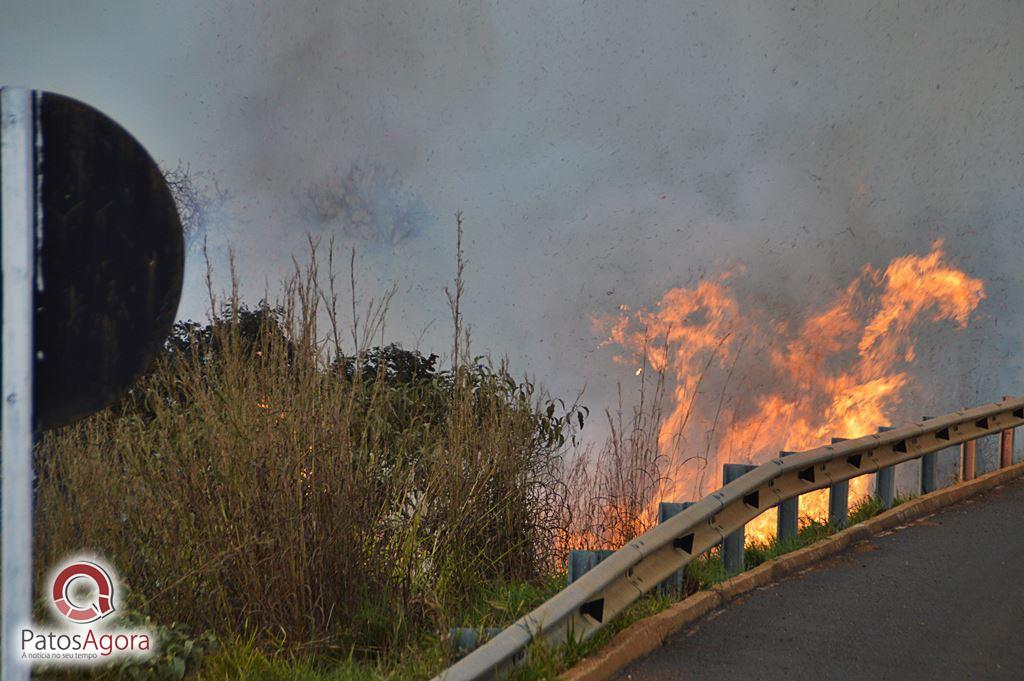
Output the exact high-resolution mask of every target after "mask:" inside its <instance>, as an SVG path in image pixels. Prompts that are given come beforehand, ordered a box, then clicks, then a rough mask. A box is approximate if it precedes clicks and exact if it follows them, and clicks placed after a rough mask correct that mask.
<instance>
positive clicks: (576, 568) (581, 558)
mask: <svg viewBox="0 0 1024 681" xmlns="http://www.w3.org/2000/svg"><path fill="white" fill-rule="evenodd" d="M613 553H615V551H613V550H611V549H598V550H597V551H580V550H576V551H570V552H569V565H568V573H569V580H568V581H569V584H572V583H573V582H575V581H576V580H577V579H579V578H580V577H582V576H583V575H585V574H587V573H588V572H589V571H591V570H593V569H594V568H595V567H597V564H598V563H600V562H601V561H602V560H604V559H605V558H607V557H608V556H610V555H612V554H613Z"/></svg>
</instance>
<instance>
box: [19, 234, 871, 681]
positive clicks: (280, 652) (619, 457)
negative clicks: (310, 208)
mask: <svg viewBox="0 0 1024 681" xmlns="http://www.w3.org/2000/svg"><path fill="white" fill-rule="evenodd" d="M461 229H462V228H461V218H460V219H459V221H458V236H459V240H458V243H459V246H458V247H457V253H456V276H455V279H454V282H453V284H452V286H451V287H450V288H448V289H446V290H445V294H446V295H447V300H448V303H449V308H450V313H451V331H452V343H451V348H450V353H448V354H447V355H446V357H444V358H442V357H439V356H438V355H436V354H422V353H421V352H420V351H419V350H415V349H413V350H410V349H406V348H404V347H402V346H401V345H399V344H398V343H396V342H390V341H389V340H388V339H387V338H386V337H385V336H384V323H385V320H386V318H387V313H388V307H389V303H390V301H391V296H392V293H393V292H387V293H385V295H384V296H383V297H381V298H378V299H373V300H365V299H363V298H362V297H361V296H360V295H359V291H358V286H357V278H356V266H355V254H354V253H353V254H351V257H350V259H349V260H348V263H347V265H348V271H347V272H346V273H344V274H345V276H339V272H338V269H339V267H338V264H337V262H336V257H335V256H336V254H335V251H334V248H333V244H329V245H326V246H323V247H321V245H320V244H318V243H317V242H315V241H312V240H311V241H310V243H309V253H308V258H307V259H306V262H305V264H304V265H299V264H296V266H295V270H294V272H293V274H292V275H291V277H290V278H288V280H287V281H285V282H283V285H282V288H281V292H280V295H279V297H278V299H277V300H275V301H273V302H268V301H260V302H258V303H256V304H254V305H249V304H246V303H245V302H243V301H241V300H239V298H238V295H237V282H234V285H233V290H232V291H231V292H230V293H228V294H227V295H226V296H225V297H224V298H219V297H218V296H215V295H214V294H213V286H212V284H210V283H209V282H210V281H211V280H212V276H211V275H208V288H209V289H210V291H211V295H210V301H209V302H210V317H209V320H208V321H207V322H206V323H195V322H180V323H178V324H177V325H176V326H175V327H174V331H173V334H172V336H171V338H170V339H169V340H168V342H167V344H166V348H165V351H164V352H163V354H162V355H161V356H160V357H159V358H158V360H157V362H156V366H155V368H154V369H153V371H152V372H150V374H148V375H147V376H145V377H143V378H142V379H141V380H140V381H139V382H138V383H137V384H136V385H135V386H134V387H133V388H132V390H131V391H130V392H129V393H128V394H127V395H126V396H125V397H124V398H123V399H122V400H121V401H119V402H118V403H117V404H114V405H112V406H110V407H108V408H107V409H105V410H103V411H101V412H99V413H97V414H95V415H93V416H91V417H89V418H87V419H85V420H83V421H80V422H78V423H76V424H73V425H71V426H68V427H65V428H63V429H60V430H56V431H52V432H48V433H46V434H44V435H43V437H42V438H41V439H40V442H39V444H38V448H37V456H36V467H37V468H36V470H37V471H38V489H37V497H36V508H37V513H36V519H35V523H36V528H35V529H36V537H37V543H36V547H35V551H36V556H35V565H36V568H37V574H36V579H37V582H36V583H37V584H39V583H42V580H43V579H45V576H46V574H47V572H48V570H49V569H50V567H51V566H52V565H54V564H55V563H56V562H58V561H60V560H61V559H63V558H65V557H67V556H68V555H70V554H75V553H79V552H82V551H83V550H84V551H91V552H94V553H96V554H98V555H100V556H103V557H104V558H105V559H107V560H108V561H110V563H112V565H113V566H115V568H116V570H117V571H118V573H119V574H120V575H121V576H122V577H123V578H124V580H125V584H124V586H125V587H126V588H127V593H123V594H122V595H121V598H120V602H119V603H118V608H119V611H120V612H121V613H122V616H123V617H125V618H126V619H127V620H128V621H130V622H132V623H135V624H138V625H140V626H141V625H145V626H148V627H152V628H156V629H157V630H158V631H159V634H160V638H161V640H162V642H163V647H162V650H161V654H160V655H159V656H157V657H156V658H154V659H152V660H149V661H147V662H145V663H134V664H132V663H126V664H124V665H122V666H119V667H116V668H107V669H96V670H91V671H88V672H62V673H56V672H41V673H40V674H39V676H40V677H54V678H94V677H100V678H131V679H141V678H157V679H180V678H184V677H189V678H197V679H209V680H213V679H218V680H219V679H225V680H226V679H254V680H255V679H261V680H262V679H282V680H285V679H385V678H386V679H423V678H429V677H431V676H433V675H434V674H436V673H437V672H439V671H440V670H442V669H443V668H444V667H446V666H447V665H449V664H450V663H451V662H452V661H454V659H455V658H456V656H457V654H458V652H457V651H456V650H455V647H454V646H453V643H452V641H451V640H450V639H449V636H448V632H449V630H450V629H451V628H453V627H473V628H479V629H484V628H487V627H502V626H506V625H507V624H509V623H511V622H512V621H514V620H515V619H516V618H518V617H519V616H521V615H523V614H525V613H526V612H528V611H529V610H531V609H532V608H533V607H535V606H537V605H539V604H540V603H542V602H543V601H545V600H546V599H547V598H549V597H551V596H552V595H554V594H555V593H557V592H558V590H559V589H561V588H562V587H563V586H564V584H565V561H566V556H567V553H568V551H569V550H570V549H574V548H616V547H618V546H621V545H622V544H623V543H625V542H626V541H627V540H629V539H630V538H632V537H634V536H636V535H637V534H640V533H641V532H643V531H645V530H646V529H648V527H649V525H650V523H651V519H650V513H649V510H650V509H651V508H652V506H653V505H655V504H656V502H657V499H655V495H656V494H657V493H658V490H659V488H660V486H661V484H662V482H663V481H664V473H663V470H664V466H665V461H664V455H663V453H662V452H661V451H660V450H659V448H658V431H659V427H660V424H661V411H660V410H661V400H662V396H663V393H664V379H663V377H655V378H654V379H647V378H642V379H641V383H640V389H639V393H638V395H637V398H638V399H636V400H635V405H636V406H634V407H632V408H626V407H624V406H623V402H624V401H623V400H621V399H620V403H619V405H618V409H617V410H616V411H608V412H606V413H605V415H604V416H605V417H606V418H607V421H608V425H609V431H610V433H611V434H610V436H609V438H608V440H607V441H606V442H605V443H604V444H602V445H600V446H598V447H597V448H596V449H595V448H594V447H593V446H590V447H583V446H582V445H581V441H580V438H579V434H580V430H581V429H582V428H583V427H584V426H585V424H586V422H587V418H588V416H589V412H588V411H587V409H586V407H583V406H582V405H580V404H578V403H577V402H566V401H563V400H560V399H557V398H554V397H552V396H549V395H547V394H546V393H545V392H544V390H543V389H542V388H541V387H539V386H538V385H536V384H535V383H534V382H533V381H532V380H530V379H529V378H527V377H516V375H515V374H514V373H513V369H512V368H511V367H509V366H508V365H507V363H506V362H504V361H500V360H498V361H495V360H492V359H491V358H489V357H488V356H486V355H474V354H473V351H472V342H471V334H470V332H469V329H468V326H467V325H466V324H465V322H464V320H463V318H462V311H461V298H462V295H463V271H464V261H463V257H462V250H461ZM645 376H646V374H645ZM877 510H878V507H877V504H874V503H873V502H870V501H869V502H866V503H864V504H862V505H861V506H859V507H858V508H856V509H855V510H854V511H853V513H852V514H851V522H856V521H857V520H858V519H863V518H865V517H868V516H870V515H873V514H874V513H876V512H877ZM833 529H834V528H830V527H828V526H824V525H820V524H817V523H814V522H810V521H808V522H804V524H803V526H802V528H801V531H800V534H799V537H797V538H796V539H794V540H791V541H789V542H783V543H778V542H773V543H769V544H765V545H757V544H754V545H749V546H748V547H747V549H746V552H747V563H748V565H756V564H759V563H760V562H763V561H765V560H769V559H771V558H772V557H775V556H777V555H780V554H782V553H785V552H787V551H790V550H793V549H796V548H799V547H801V546H804V545H806V544H808V543H810V542H812V541H815V540H817V539H819V538H822V537H825V536H827V535H828V534H830V533H831V532H832V531H833ZM687 575H688V576H687V579H686V587H685V589H684V591H685V593H684V594H657V595H652V596H648V597H646V598H644V599H642V600H641V601H639V602H638V603H637V604H635V605H634V606H633V607H632V608H630V609H629V610H628V611H627V612H626V613H624V614H623V615H622V616H621V617H619V618H618V619H617V620H616V621H615V622H613V623H611V625H610V626H609V627H607V628H606V629H605V630H604V631H602V632H600V633H599V634H598V635H597V636H595V637H594V638H593V639H592V640H590V641H588V642H586V643H583V644H571V645H568V646H565V647H563V648H559V649H556V650H535V651H534V653H533V655H532V656H531V663H530V664H529V665H527V666H526V667H524V668H523V669H522V670H521V671H520V675H521V676H522V678H551V677H553V676H554V675H556V674H557V673H558V672H559V671H561V670H563V669H565V668H567V667H568V666H571V665H572V664H573V663H575V662H576V661H578V660H579V659H581V658H582V657H583V656H585V655H586V654H588V653H589V652H591V651H593V650H594V649H595V648H597V647H599V646H600V645H602V644H603V643H604V642H606V641H607V640H608V639H610V638H611V637H612V636H614V634H615V633H616V632H617V631H619V630H621V629H623V628H625V627H626V626H628V625H629V624H630V623H632V622H633V621H636V620H637V619H640V618H641V617H644V616H647V615H649V614H653V613H654V612H657V611H659V610H661V609H663V608H665V607H667V606H668V605H669V604H671V603H672V602H674V601H675V600H677V599H678V597H679V596H681V595H682V596H685V595H686V594H688V593H692V592H694V591H696V590H698V589H700V588H707V587H708V586H711V585H713V584H715V583H717V582H719V581H721V580H722V579H725V578H726V577H727V575H725V574H724V573H723V571H722V566H721V562H720V560H719V559H718V557H717V554H716V553H715V552H714V551H712V552H711V553H709V554H708V555H706V556H703V557H701V558H700V559H698V560H696V561H694V563H692V564H691V565H690V566H689V568H688V571H687ZM38 617H39V618H40V619H43V620H46V619H47V618H48V611H47V609H46V607H45V604H44V603H43V602H40V604H39V607H38Z"/></svg>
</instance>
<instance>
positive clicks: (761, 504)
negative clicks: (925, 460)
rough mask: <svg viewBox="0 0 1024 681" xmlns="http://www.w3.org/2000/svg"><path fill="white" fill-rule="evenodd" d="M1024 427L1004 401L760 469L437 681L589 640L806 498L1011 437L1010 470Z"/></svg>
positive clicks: (494, 671)
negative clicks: (701, 559)
mask: <svg viewBox="0 0 1024 681" xmlns="http://www.w3.org/2000/svg"><path fill="white" fill-rule="evenodd" d="M1021 425H1024V397H1011V398H1004V399H1003V401H1002V402H998V403H995V404H987V405H983V406H980V407H976V408H973V409H968V410H966V411H958V412H955V413H952V414H947V415H945V416H939V417H936V418H932V419H928V420H926V421H922V422H920V423H915V424H912V425H907V426H901V427H897V428H894V429H892V430H887V431H885V432H880V433H875V434H872V435H866V436H864V437H859V438H855V439H850V440H844V441H841V442H835V443H833V444H831V445H826V446H823V447H818V448H817V449H812V450H810V451H807V452H801V453H797V454H792V455H790V456H786V457H785V458H781V457H780V458H777V459H773V460H771V461H768V462H767V463H764V464H761V465H760V466H758V467H757V468H755V469H754V470H752V471H750V472H748V473H746V474H745V475H743V476H742V477H740V478H739V479H737V480H735V481H733V482H731V483H729V484H727V485H725V486H724V487H722V488H721V489H719V490H717V491H715V492H712V493H711V494H709V495H708V496H706V497H704V498H703V499H701V500H700V501H698V502H696V503H695V504H693V505H692V506H690V507H688V508H686V509H685V510H684V511H682V512H680V513H679V514H677V515H675V516H673V517H671V518H669V519H668V520H666V521H665V522H664V523H662V524H660V525H657V526H655V527H653V528H651V529H650V530H648V531H647V532H645V533H644V534H642V535H640V536H639V537H637V538H636V539H634V540H633V541H631V542H629V543H628V544H626V545H625V546H623V547H622V548H621V549H619V550H618V551H615V552H614V553H613V554H612V555H610V556H608V557H607V558H606V559H604V560H603V561H601V562H600V563H599V564H598V565H597V566H595V567H594V568H593V569H591V570H589V571H588V572H586V574H584V575H583V576H581V577H580V578H579V579H578V580H576V581H574V582H573V583H571V584H570V585H569V586H568V587H566V588H565V589H564V590H562V591H561V592H559V593H558V594H557V595H555V596H554V597H552V598H551V599H550V600H548V601H547V602H546V603H544V604H542V605H541V606H539V607H538V608H536V609H535V610H533V611H532V612H530V613H529V614H527V615H525V616H523V617H521V618H520V619H519V620H517V621H516V622H515V623H514V624H512V625H510V626H508V627H507V628H505V629H504V630H503V631H502V632H501V633H500V634H498V635H497V636H495V637H494V638H492V639H491V640H490V641H488V642H487V643H485V644H484V645H483V646H481V647H479V648H477V649H476V650H474V651H473V652H471V653H470V654H469V655H467V656H466V657H464V658H462V659H461V660H459V661H458V662H456V663H455V664H454V665H452V666H451V667H449V668H448V669H446V670H445V671H443V672H441V674H439V675H438V676H437V677H435V679H434V681H472V680H475V679H490V678H494V677H500V676H503V675H505V674H507V673H508V672H509V671H511V669H512V668H513V667H514V666H515V665H516V664H518V663H520V662H522V661H523V660H524V658H525V656H526V649H527V646H528V645H529V644H531V643H533V642H534V641H537V640H543V641H545V642H546V643H548V644H550V645H558V644H560V643H563V642H565V641H566V640H568V639H570V638H573V639H575V640H577V641H580V640H584V639H587V638H589V637H590V636H592V635H593V634H594V633H595V632H597V631H598V630H599V629H600V628H601V627H602V626H603V625H604V624H606V623H607V622H609V621H611V619H612V618H614V617H615V616H616V615H617V614H619V613H620V612H622V611H623V610H624V609H625V608H626V607H628V606H629V605H630V604H632V603H633V602H634V601H636V600H637V599H638V598H640V596H642V595H644V594H645V593H647V592H648V591H651V590H652V589H654V588H655V587H656V586H657V585H658V584H660V583H661V582H662V581H664V580H665V579H666V578H668V577H669V576H671V575H672V574H673V573H675V572H676V571H677V570H680V569H682V568H683V567H685V566H686V565H687V564H688V563H689V562H690V561H691V560H693V559H694V558H696V557H697V556H699V555H701V554H702V553H704V552H705V551H707V550H708V549H710V548H712V547H714V546H716V545H718V544H721V543H722V541H723V540H724V539H725V537H727V536H728V535H729V534H731V533H733V532H735V531H736V530H739V529H741V528H742V527H743V526H744V525H746V524H747V523H748V522H750V521H751V520H753V519H754V518H756V517H757V516H758V515H760V514H761V513H763V512H765V511H766V510H768V509H770V508H772V507H773V506H777V505H778V504H779V503H781V502H783V501H787V500H789V499H792V498H795V497H798V496H800V495H801V494H806V493H807V492H813V491H815V490H819V489H824V488H826V487H829V486H830V485H832V484H833V483H836V482H842V481H844V480H849V479H851V478H855V477H858V476H861V475H865V474H867V473H874V472H877V471H879V470H881V469H884V468H887V467H890V466H894V465H895V464H898V463H902V462H904V461H910V460H912V459H917V458H920V457H922V456H924V455H926V454H931V453H933V452H938V451H940V450H943V449H947V448H949V447H951V446H953V445H957V444H961V443H965V442H973V441H974V440H977V439H978V438H981V437H986V436H989V435H996V434H999V433H1002V432H1007V431H1008V433H1009V434H1010V435H1008V436H1006V437H1004V446H1003V447H1002V449H1003V450H1004V451H1003V452H1001V454H1002V456H1001V465H1008V463H1007V457H1006V455H1005V449H1006V448H1005V441H1007V440H1008V441H1009V442H1011V447H1012V439H1011V438H1012V432H1013V429H1014V428H1016V427H1017V426H1021ZM972 474H973V471H972Z"/></svg>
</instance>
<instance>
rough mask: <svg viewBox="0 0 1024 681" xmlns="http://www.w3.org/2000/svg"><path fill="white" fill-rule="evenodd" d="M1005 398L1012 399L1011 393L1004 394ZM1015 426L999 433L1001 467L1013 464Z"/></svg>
mask: <svg viewBox="0 0 1024 681" xmlns="http://www.w3.org/2000/svg"><path fill="white" fill-rule="evenodd" d="M1003 399H1004V400H1009V399H1012V398H1011V397H1010V396H1009V395H1003ZM1013 431H1014V429H1013V428H1008V429H1007V430H1004V431H1003V432H1001V433H999V467H1000V468H1006V467H1007V466H1012V465H1013Z"/></svg>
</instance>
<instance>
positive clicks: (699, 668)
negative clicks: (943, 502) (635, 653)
mask: <svg viewBox="0 0 1024 681" xmlns="http://www.w3.org/2000/svg"><path fill="white" fill-rule="evenodd" d="M647 679H651V680H663V681H668V680H670V679H671V680H676V679H680V680H682V679H713V680H714V681H731V680H733V679H735V680H737V681H739V680H742V681H751V680H753V679H785V680H787V681H788V680H791V679H792V680H794V681H797V680H804V679H807V680H814V681H817V680H819V679H873V680H874V679H893V680H894V681H912V680H916V679H986V680H987V679H1016V680H1018V681H1019V680H1020V679H1024V483H1022V481H1020V480H1017V481H1014V482H1011V483H1009V484H1007V485H1005V486H1003V487H1001V488H998V489H994V490H991V491H990V492H987V493H985V494H982V495H980V496H976V497H973V498H971V499H968V500H966V501H963V502H961V503H959V504H956V505H954V506H950V507H949V508H947V509H945V510H943V511H941V512H939V513H938V514H936V515H934V516H931V517H930V518H925V519H923V520H919V521H916V522H915V523H912V524H911V525H910V526H909V527H905V528H903V529H898V530H896V531H893V532H889V533H886V534H883V535H879V536H876V537H874V538H872V539H871V540H869V541H865V542H862V543H860V544H857V545H855V546H853V547H851V548H849V549H847V551H845V552H844V553H842V554H839V555H838V556H836V557H834V558H832V559H830V560H827V561H824V562H823V563H821V564H819V566H817V567H815V568H812V569H811V570H810V571H808V572H805V573H803V574H801V575H797V576H794V577H792V578H789V579H787V580H785V581H783V582H781V583H779V584H776V585H774V586H769V587H765V588H764V589H760V590H757V591H754V592H752V593H749V594H747V595H746V596H744V597H742V598H741V599H740V600H739V601H738V602H734V603H733V604H732V605H731V606H730V607H727V608H725V609H723V610H721V611H719V612H718V613H712V614H711V615H709V616H708V617H707V618H704V619H703V620H702V621H700V622H698V623H696V624H695V625H692V626H691V627H689V628H687V629H684V630H682V631H680V632H678V633H676V634H675V635H674V636H672V637H670V638H669V639H668V640H667V641H666V642H665V645H664V647H662V648H660V649H658V650H657V651H655V652H654V653H652V654H651V655H650V656H648V657H647V658H645V659H643V660H640V661H638V662H636V663H634V664H633V665H631V666H630V667H627V668H626V669H625V670H624V671H623V672H622V673H621V674H620V676H619V681H624V680H631V681H641V680H647Z"/></svg>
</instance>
